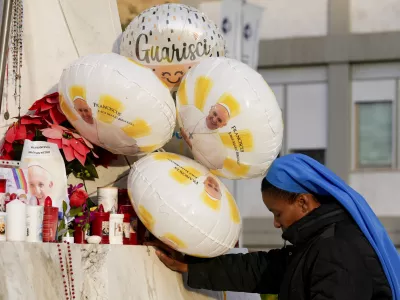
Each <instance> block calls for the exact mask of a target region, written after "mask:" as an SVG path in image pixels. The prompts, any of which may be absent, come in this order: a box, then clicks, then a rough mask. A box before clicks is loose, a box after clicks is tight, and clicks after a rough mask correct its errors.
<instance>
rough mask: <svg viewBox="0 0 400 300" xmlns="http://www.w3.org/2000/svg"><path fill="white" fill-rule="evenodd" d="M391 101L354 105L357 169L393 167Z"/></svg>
mask: <svg viewBox="0 0 400 300" xmlns="http://www.w3.org/2000/svg"><path fill="white" fill-rule="evenodd" d="M393 109H394V108H393V103H392V101H378V102H357V103H356V163H357V167H358V168H390V167H392V165H393V153H394V149H393V146H394V142H393Z"/></svg>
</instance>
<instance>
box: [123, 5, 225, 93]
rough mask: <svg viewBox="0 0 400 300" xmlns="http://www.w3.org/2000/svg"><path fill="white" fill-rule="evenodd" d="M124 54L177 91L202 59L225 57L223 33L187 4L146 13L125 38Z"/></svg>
mask: <svg viewBox="0 0 400 300" xmlns="http://www.w3.org/2000/svg"><path fill="white" fill-rule="evenodd" d="M120 53H121V55H124V56H127V57H130V58H132V59H133V60H135V61H137V62H139V63H140V64H143V65H145V66H146V67H148V68H150V69H151V70H153V72H154V73H155V74H157V76H158V77H159V78H160V79H161V80H162V81H163V82H164V83H165V84H166V85H167V86H168V88H170V89H171V91H174V90H176V89H177V88H178V86H179V84H180V83H181V80H182V78H183V76H184V75H185V73H186V72H187V71H188V70H189V69H190V68H192V67H193V66H195V65H196V64H197V63H198V62H200V61H201V60H202V59H204V58H207V57H211V56H212V57H219V56H224V55H225V40H224V38H223V36H222V33H221V32H220V30H219V29H218V27H217V26H216V25H215V23H214V22H213V21H211V20H210V19H209V18H208V17H207V16H206V15H205V14H204V13H202V12H201V11H199V10H197V9H195V8H193V7H190V6H187V5H183V4H175V3H169V4H163V5H158V6H154V7H152V8H150V9H148V10H145V11H144V12H142V13H141V14H139V15H138V16H137V17H136V18H134V19H133V20H132V22H131V23H130V24H129V26H128V27H127V28H126V29H125V31H124V33H123V35H122V41H121V44H120Z"/></svg>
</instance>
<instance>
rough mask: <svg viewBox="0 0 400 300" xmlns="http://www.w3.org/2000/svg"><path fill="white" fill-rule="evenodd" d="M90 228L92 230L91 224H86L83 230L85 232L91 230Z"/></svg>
mask: <svg viewBox="0 0 400 300" xmlns="http://www.w3.org/2000/svg"><path fill="white" fill-rule="evenodd" d="M89 228H90V225H89V223H86V224H85V226H84V227H83V230H85V231H86V230H89Z"/></svg>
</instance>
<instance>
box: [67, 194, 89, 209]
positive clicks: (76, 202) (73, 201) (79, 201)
mask: <svg viewBox="0 0 400 300" xmlns="http://www.w3.org/2000/svg"><path fill="white" fill-rule="evenodd" d="M88 197H89V196H88V194H87V193H86V192H85V191H84V190H76V191H75V192H73V193H72V195H71V196H70V197H69V205H71V207H80V206H82V205H83V204H85V202H86V199H87V198H88Z"/></svg>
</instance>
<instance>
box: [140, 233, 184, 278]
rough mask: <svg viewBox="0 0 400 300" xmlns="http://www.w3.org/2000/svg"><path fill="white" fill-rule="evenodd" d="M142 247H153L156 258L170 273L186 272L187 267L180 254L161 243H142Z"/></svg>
mask: <svg viewBox="0 0 400 300" xmlns="http://www.w3.org/2000/svg"><path fill="white" fill-rule="evenodd" d="M144 245H145V246H152V247H155V248H156V255H157V256H158V258H159V259H160V260H161V262H162V263H163V264H164V265H165V266H166V267H168V268H169V269H171V270H172V271H175V272H179V273H186V272H187V271H188V265H187V264H186V263H184V256H183V254H182V253H180V252H178V251H176V250H174V249H172V248H171V247H168V246H167V245H165V244H164V243H162V242H161V241H153V242H147V243H144Z"/></svg>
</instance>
